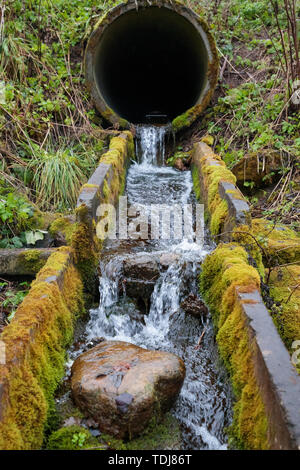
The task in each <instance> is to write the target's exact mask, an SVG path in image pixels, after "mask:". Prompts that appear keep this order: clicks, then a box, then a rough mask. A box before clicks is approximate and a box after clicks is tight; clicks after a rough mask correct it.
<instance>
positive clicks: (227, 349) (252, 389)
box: [217, 304, 269, 450]
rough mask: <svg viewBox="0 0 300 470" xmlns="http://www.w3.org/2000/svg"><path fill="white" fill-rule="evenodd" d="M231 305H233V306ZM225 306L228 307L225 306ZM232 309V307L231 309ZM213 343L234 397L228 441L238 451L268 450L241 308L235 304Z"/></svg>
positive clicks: (265, 424) (260, 400)
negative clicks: (236, 447) (240, 449)
mask: <svg viewBox="0 0 300 470" xmlns="http://www.w3.org/2000/svg"><path fill="white" fill-rule="evenodd" d="M233 305H234V304H233ZM228 307H229V305H228ZM231 308H232V307H231ZM217 342H218V346H219V350H220V353H221V356H222V358H223V359H224V361H225V364H226V366H227V368H228V370H229V372H230V376H231V380H232V385H233V390H234V394H235V398H236V403H235V405H234V414H233V416H234V417H233V422H232V425H231V427H230V429H229V436H230V437H231V442H232V444H234V445H237V446H238V447H239V448H242V449H255V450H266V449H268V447H269V445H268V438H267V431H268V422H267V417H266V413H265V409H264V405H263V402H262V399H261V396H260V392H259V389H258V386H257V383H256V379H255V373H254V364H253V359H252V354H253V352H252V348H253V347H255V346H254V345H252V344H251V341H250V339H249V336H248V327H247V325H246V323H245V319H244V317H243V314H242V311H241V307H240V306H239V305H235V306H234V308H233V310H232V311H231V312H228V315H227V316H226V320H225V321H224V323H223V325H222V326H221V328H220V329H219V331H218V334H217Z"/></svg>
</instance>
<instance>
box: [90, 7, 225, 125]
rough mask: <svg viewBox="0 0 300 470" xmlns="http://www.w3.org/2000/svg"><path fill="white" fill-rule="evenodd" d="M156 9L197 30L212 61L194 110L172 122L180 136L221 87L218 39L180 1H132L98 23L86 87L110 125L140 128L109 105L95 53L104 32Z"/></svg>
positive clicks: (204, 22)
mask: <svg viewBox="0 0 300 470" xmlns="http://www.w3.org/2000/svg"><path fill="white" fill-rule="evenodd" d="M152 7H159V8H167V9H169V10H172V11H175V12H176V13H178V14H179V15H181V16H183V17H185V18H186V19H187V20H188V21H189V22H190V23H191V24H192V25H193V26H194V27H195V28H196V29H197V31H198V33H199V34H200V36H201V39H202V41H203V43H204V45H205V47H206V50H207V54H208V59H209V61H208V66H207V74H206V82H205V86H204V87H203V89H202V90H201V94H200V96H199V98H198V100H197V102H196V103H195V105H194V106H192V107H191V108H189V109H187V110H186V111H185V112H184V113H182V114H180V115H179V116H177V117H175V118H174V119H173V120H172V130H173V131H174V132H178V131H179V130H181V129H184V128H187V127H189V126H190V125H191V124H192V123H193V122H194V121H195V120H196V119H197V118H198V117H199V116H200V115H201V113H202V112H203V111H204V109H205V108H206V107H207V106H208V104H209V102H210V100H211V98H212V96H213V94H214V91H215V88H216V86H217V82H218V76H219V56H218V52H217V47H216V43H215V40H214V37H213V35H212V34H211V32H210V30H209V26H208V24H207V22H206V21H205V20H204V19H203V18H201V17H200V16H199V15H197V13H195V12H194V11H193V10H192V9H190V8H188V7H187V6H185V5H184V4H183V3H181V2H180V1H178V0H173V1H172V3H171V2H169V0H154V1H152V2H151V3H150V2H149V1H148V0H128V2H126V3H120V4H119V5H116V6H115V7H113V8H111V9H110V10H108V12H107V13H105V14H104V15H103V16H102V17H101V18H100V19H99V20H98V22H97V23H96V25H95V27H94V30H93V32H92V34H91V36H90V38H89V40H88V44H87V46H86V50H85V58H84V67H85V81H86V87H87V90H88V92H89V93H90V95H91V98H92V102H93V104H94V106H95V107H96V109H97V110H98V111H99V112H100V114H101V115H102V116H103V117H104V119H105V120H106V121H108V122H109V123H111V124H112V125H113V126H114V127H117V128H121V129H132V128H135V126H136V124H133V123H131V122H130V121H128V120H127V119H124V118H122V117H121V116H119V115H118V114H117V113H116V112H115V111H114V110H113V109H111V108H110V107H109V105H108V104H107V103H106V101H105V99H104V97H103V95H102V93H101V90H100V89H99V87H98V84H97V81H96V78H95V74H94V70H95V60H96V54H94V53H93V52H94V51H95V50H96V48H97V45H98V44H99V42H100V39H101V36H102V35H103V33H104V31H105V30H106V29H107V28H108V27H109V25H110V24H111V22H112V21H113V20H115V19H117V18H118V17H120V16H122V15H123V14H126V13H127V12H129V11H132V10H137V9H138V8H143V9H144V8H152Z"/></svg>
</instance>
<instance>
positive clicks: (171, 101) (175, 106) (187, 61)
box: [86, 1, 218, 127]
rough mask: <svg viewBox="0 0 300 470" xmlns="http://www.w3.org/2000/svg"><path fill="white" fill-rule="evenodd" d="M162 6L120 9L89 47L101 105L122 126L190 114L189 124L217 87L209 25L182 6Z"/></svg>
mask: <svg viewBox="0 0 300 470" xmlns="http://www.w3.org/2000/svg"><path fill="white" fill-rule="evenodd" d="M141 3H143V2H140V5H141ZM160 4H163V5H160V6H156V5H153V6H150V5H149V4H148V3H147V2H145V4H144V5H143V7H141V6H140V7H139V8H138V10H136V8H135V3H134V2H128V3H127V4H122V5H119V6H118V7H116V8H114V9H113V10H111V11H110V12H109V13H108V15H106V17H105V18H104V19H103V20H100V22H99V24H98V25H97V26H96V29H95V31H94V33H93V35H92V36H91V39H90V41H89V44H88V46H87V51H86V75H87V84H88V87H89V89H90V91H91V93H92V96H93V99H94V102H95V105H96V107H97V108H98V109H99V111H100V112H101V113H102V115H103V116H104V117H105V118H106V119H107V120H108V121H110V122H112V123H113V124H115V123H118V124H119V125H121V127H128V123H133V124H138V123H149V121H150V122H153V121H155V120H156V121H157V122H159V121H160V120H162V121H166V122H170V121H173V120H174V119H175V118H177V117H178V116H179V117H180V116H182V115H183V113H186V112H188V114H189V113H190V116H185V118H188V117H189V118H190V119H187V120H188V121H189V122H188V125H189V124H190V121H192V120H194V119H195V118H196V117H197V115H198V114H199V112H200V111H201V110H200V108H201V109H203V106H204V107H205V106H206V105H207V102H208V101H209V99H210V97H211V94H212V92H213V90H214V87H215V84H216V79H217V70H218V68H217V66H216V72H215V74H212V73H211V69H212V64H213V65H216V63H217V55H216V51H215V46H214V41H213V39H212V37H211V36H210V34H209V33H208V29H207V27H206V25H205V23H204V22H203V21H202V20H200V18H199V17H197V15H196V14H195V13H194V12H192V11H191V10H189V9H188V8H186V7H184V6H182V5H179V4H175V5H176V8H175V7H173V6H172V5H170V4H169V3H167V2H164V1H161V2H160ZM183 120H184V119H183ZM175 121H176V119H175ZM179 124H180V122H179ZM183 124H184V125H183V126H180V125H179V127H184V126H186V125H187V123H186V122H184V123H183Z"/></svg>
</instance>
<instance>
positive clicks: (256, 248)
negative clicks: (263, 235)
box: [232, 225, 265, 280]
mask: <svg viewBox="0 0 300 470" xmlns="http://www.w3.org/2000/svg"><path fill="white" fill-rule="evenodd" d="M252 235H253V233H252V229H251V228H250V227H248V225H239V226H238V227H237V228H236V229H234V231H233V234H232V240H233V241H236V242H238V243H239V244H240V245H242V246H243V247H244V248H245V250H246V251H247V253H248V254H249V255H250V256H251V257H252V258H253V260H254V261H255V265H256V268H257V270H258V272H259V274H260V276H261V278H262V280H264V278H265V267H264V264H263V250H264V244H261V240H260V238H258V239H257V238H256V237H255V238H256V239H254V238H253V237H252Z"/></svg>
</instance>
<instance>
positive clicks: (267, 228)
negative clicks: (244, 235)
mask: <svg viewBox="0 0 300 470" xmlns="http://www.w3.org/2000/svg"><path fill="white" fill-rule="evenodd" d="M252 233H253V235H254V236H255V237H257V238H259V239H260V241H261V243H262V244H263V245H264V248H265V250H266V252H267V253H268V257H269V259H268V260H264V261H265V262H266V263H267V264H269V263H270V261H271V263H272V265H275V266H276V265H278V264H284V263H290V262H293V263H295V262H299V263H300V236H299V234H297V233H296V232H295V231H294V230H291V229H290V228H289V227H287V226H286V225H283V224H278V223H276V224H274V223H272V222H270V221H269V220H265V219H253V220H252Z"/></svg>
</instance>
